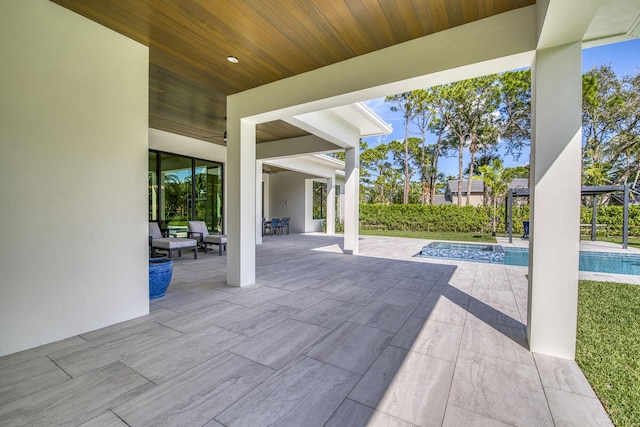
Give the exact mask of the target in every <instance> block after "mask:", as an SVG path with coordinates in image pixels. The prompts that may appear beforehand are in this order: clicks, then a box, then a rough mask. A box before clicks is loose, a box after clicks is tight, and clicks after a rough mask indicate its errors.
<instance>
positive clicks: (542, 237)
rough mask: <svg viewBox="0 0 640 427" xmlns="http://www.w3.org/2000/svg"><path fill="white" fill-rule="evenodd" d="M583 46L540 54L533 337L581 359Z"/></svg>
mask: <svg viewBox="0 0 640 427" xmlns="http://www.w3.org/2000/svg"><path fill="white" fill-rule="evenodd" d="M581 66H582V49H581V44H580V43H579V42H576V43H571V44H567V45H564V46H560V47H554V48H549V49H544V50H539V51H538V52H537V53H536V58H535V61H534V64H533V67H532V75H531V79H532V123H531V124H532V126H531V128H532V144H531V190H532V191H531V224H530V246H529V302H528V304H529V307H528V322H527V336H528V339H529V347H530V350H531V351H532V352H536V353H542V354H547V355H550V356H555V357H561V358H565V359H574V358H575V347H576V326H577V306H578V256H579V248H580V246H579V245H580V242H579V237H580V178H581V177H580V170H581V147H582V146H581V138H582V130H581V124H582V122H581V111H582V71H581Z"/></svg>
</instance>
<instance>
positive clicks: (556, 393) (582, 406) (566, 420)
mask: <svg viewBox="0 0 640 427" xmlns="http://www.w3.org/2000/svg"><path fill="white" fill-rule="evenodd" d="M545 391H546V394H547V399H548V400H549V407H550V408H551V415H552V416H553V421H554V422H555V425H556V426H558V427H606V426H613V423H612V422H611V420H610V419H609V416H608V415H607V413H606V412H605V410H604V408H603V407H602V403H600V401H599V400H598V399H597V398H595V397H586V396H582V395H579V394H574V393H569V392H566V391H562V390H555V389H551V388H545Z"/></svg>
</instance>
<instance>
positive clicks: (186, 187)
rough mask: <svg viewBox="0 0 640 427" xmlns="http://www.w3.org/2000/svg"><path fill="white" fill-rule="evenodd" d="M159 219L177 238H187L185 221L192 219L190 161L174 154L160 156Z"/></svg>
mask: <svg viewBox="0 0 640 427" xmlns="http://www.w3.org/2000/svg"><path fill="white" fill-rule="evenodd" d="M160 182H161V185H162V187H161V192H160V218H162V219H164V221H165V226H166V227H167V228H168V229H169V231H170V232H171V233H176V234H178V237H186V236H187V221H189V220H191V219H192V211H193V188H192V186H193V185H192V183H193V175H192V160H191V159H190V158H188V157H182V156H178V155H175V154H165V153H162V154H160Z"/></svg>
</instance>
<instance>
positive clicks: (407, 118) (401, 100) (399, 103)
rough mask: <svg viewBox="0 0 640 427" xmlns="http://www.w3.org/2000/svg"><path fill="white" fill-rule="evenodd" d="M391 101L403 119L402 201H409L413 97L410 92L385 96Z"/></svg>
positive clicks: (413, 113)
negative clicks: (410, 133)
mask: <svg viewBox="0 0 640 427" xmlns="http://www.w3.org/2000/svg"><path fill="white" fill-rule="evenodd" d="M385 100H386V101H387V102H390V103H391V107H390V108H391V111H399V112H402V118H403V119H404V195H403V203H404V204H407V203H409V185H410V182H411V175H410V174H409V124H410V123H411V119H413V117H414V116H415V114H416V103H415V98H414V97H413V95H412V93H411V92H404V93H400V94H397V95H392V96H387V98H386V99H385Z"/></svg>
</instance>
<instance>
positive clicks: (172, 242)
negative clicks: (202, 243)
mask: <svg viewBox="0 0 640 427" xmlns="http://www.w3.org/2000/svg"><path fill="white" fill-rule="evenodd" d="M151 246H153V247H154V248H160V249H184V248H195V247H196V246H198V241H197V240H194V239H185V238H184V237H177V238H175V237H174V238H172V237H163V238H161V239H153V241H152V242H151Z"/></svg>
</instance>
